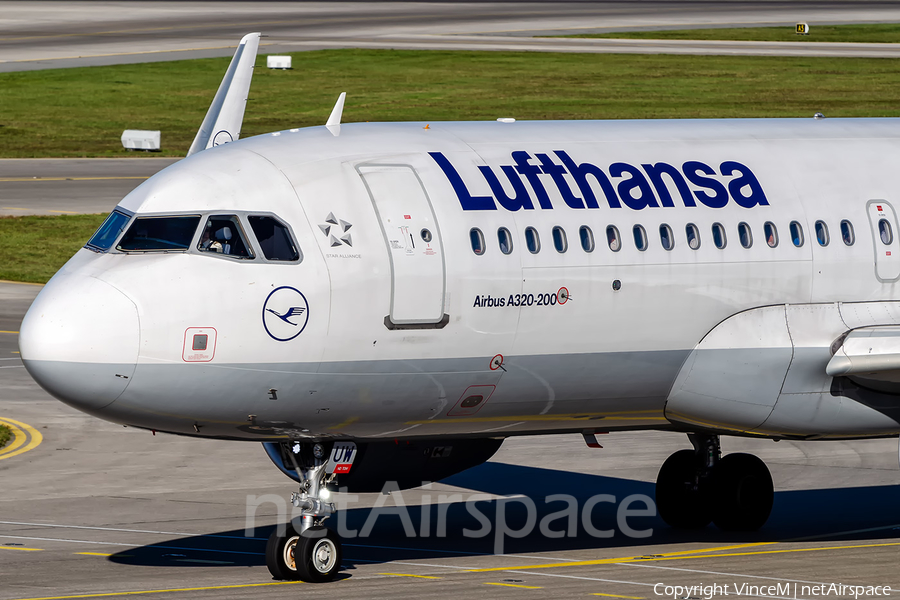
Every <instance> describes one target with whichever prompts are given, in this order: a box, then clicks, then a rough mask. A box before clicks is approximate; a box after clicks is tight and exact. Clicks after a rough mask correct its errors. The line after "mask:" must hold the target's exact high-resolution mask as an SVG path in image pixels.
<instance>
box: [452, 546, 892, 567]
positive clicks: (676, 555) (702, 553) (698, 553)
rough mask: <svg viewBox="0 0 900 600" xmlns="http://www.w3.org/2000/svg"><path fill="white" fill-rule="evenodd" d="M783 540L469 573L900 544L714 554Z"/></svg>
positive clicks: (850, 547) (731, 556) (850, 548)
mask: <svg viewBox="0 0 900 600" xmlns="http://www.w3.org/2000/svg"><path fill="white" fill-rule="evenodd" d="M781 543H782V542H759V543H754V544H743V545H740V546H722V547H719V548H705V549H702V550H688V551H684V552H672V553H668V554H658V555H649V556H647V555H645V556H626V557H620V558H601V559H597V560H581V561H572V562H563V563H551V564H543V565H525V566H518V567H491V568H488V569H469V570H467V571H465V572H466V573H485V572H489V571H522V570H529V571H533V570H535V569H561V568H564V567H587V566H595V565H610V564H616V563H625V562H633V563H647V562H659V561H667V560H689V559H696V558H733V557H737V556H760V555H764V554H789V553H794V552H822V551H827V550H855V549H859V548H886V547H891V546H900V542H882V543H877V544H852V545H845V546H820V547H816V548H788V549H784V550H774V549H773V550H757V551H752V552H727V553H721V554H712V553H714V552H722V551H723V550H733V549H739V548H752V547H758V546H768V545H772V544H781Z"/></svg>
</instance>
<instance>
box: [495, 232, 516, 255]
mask: <svg viewBox="0 0 900 600" xmlns="http://www.w3.org/2000/svg"><path fill="white" fill-rule="evenodd" d="M497 241H498V242H499V243H500V252H502V253H503V254H509V253H510V252H512V249H513V244H512V236H511V235H510V233H509V229H507V228H506V227H501V228H500V229H498V230H497Z"/></svg>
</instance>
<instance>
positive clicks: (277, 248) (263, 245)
mask: <svg viewBox="0 0 900 600" xmlns="http://www.w3.org/2000/svg"><path fill="white" fill-rule="evenodd" d="M247 220H248V221H250V227H251V229H253V233H254V234H255V235H256V241H257V242H259V248H260V250H262V253H263V256H265V257H266V260H283V261H289V262H290V261H296V260H300V252H299V251H298V250H297V246H296V244H294V240H293V238H292V237H291V232H290V230H288V228H287V226H286V225H284V224H283V223H281V222H280V221H279V220H278V219H275V218H273V217H254V216H250V217H247Z"/></svg>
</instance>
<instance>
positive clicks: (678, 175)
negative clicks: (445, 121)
mask: <svg viewBox="0 0 900 600" xmlns="http://www.w3.org/2000/svg"><path fill="white" fill-rule="evenodd" d="M553 153H554V154H555V155H556V157H557V158H558V159H559V161H560V162H561V163H562V164H557V163H555V162H554V161H553V159H552V158H551V157H550V155H549V154H535V155H534V158H536V159H537V160H538V161H539V162H540V164H532V163H531V162H529V161H531V160H532V159H533V157H532V156H531V155H530V154H529V153H528V152H525V151H524V150H518V151H515V152H512V153H511V156H512V159H513V161H514V164H512V165H500V166H499V168H500V170H501V171H502V172H503V174H504V175H505V176H506V179H507V180H508V181H509V185H510V186H512V195H510V193H509V192H508V191H507V190H508V189H509V187H505V186H504V184H503V183H501V182H500V177H498V176H497V173H496V172H495V171H494V168H492V167H490V166H484V165H482V166H479V167H478V169H479V171H480V172H481V174H482V176H483V177H484V180H485V182H486V183H487V184H488V187H490V189H491V195H489V196H475V195H473V194H472V193H471V192H470V191H469V189H468V187H467V186H466V184H465V182H464V181H463V179H462V177H461V176H460V174H459V172H457V170H456V168H455V167H454V166H453V165H452V164H451V163H450V161H449V160H447V157H445V156H444V155H443V153H441V152H429V153H428V154H429V156H431V157H432V158H433V159H434V161H435V163H437V165H438V166H439V167H440V168H441V170H442V171H443V172H444V175H445V176H446V177H447V181H448V182H449V183H450V185H451V187H452V188H453V191H454V192H455V193H456V196H457V198H458V199H459V203H460V206H461V207H462V209H463V210H496V209H497V203H499V204H500V206H502V207H503V208H505V209H506V210H509V211H513V212H514V211H518V210H520V209H525V210H533V209H534V198H537V201H538V204H539V205H540V207H541V208H543V209H552V208H553V204H552V202H551V200H550V196H549V194H548V193H547V188H545V187H544V181H542V180H541V177H540V176H541V175H549V176H550V178H551V179H552V180H553V183H554V184H555V185H556V188H557V190H558V191H559V195H560V197H561V198H562V200H563V201H564V202H565V203H566V206H568V207H569V208H576V209H580V208H600V203H599V202H598V200H597V195H596V193H595V192H596V189H597V186H599V189H600V190H602V192H603V194H604V196H605V199H606V204H607V205H608V206H609V208H621V207H622V203H624V204H625V205H626V206H627V207H628V208H630V209H632V210H643V209H645V208H659V207H660V206H662V207H666V208H674V207H675V205H676V203H675V200H674V198H673V197H672V194H673V189H674V190H677V192H678V195H679V196H680V197H681V203H682V204H683V205H684V206H685V207H696V206H697V203H696V201H695V198H696V200H699V201H700V202H701V203H702V204H703V205H704V206H708V207H710V208H724V207H725V206H726V205H727V204H728V201H729V199H733V200H734V201H735V203H736V204H737V205H738V206H741V207H744V208H753V207H755V206H768V205H769V200H768V198H767V197H766V194H765V192H764V191H763V188H762V185H761V184H760V182H759V179H757V177H756V175H755V174H754V173H753V171H751V170H750V168H749V167H747V166H746V165H744V164H742V163H739V162H736V161H724V162H723V163H721V165H719V170H720V172H717V171H716V170H715V169H714V168H713V167H711V166H710V165H708V164H706V163H703V162H700V161H687V162H685V163H684V164H683V165H682V168H681V169H680V170H679V169H678V168H677V167H675V166H673V165H671V164H669V163H664V162H658V163H643V164H641V168H643V171H642V170H641V169H640V168H638V167H636V166H634V165H631V164H628V163H624V162H616V163H612V164H611V165H610V166H609V169H608V170H607V171H604V170H603V169H601V168H600V167H598V166H596V165H593V164H591V163H580V164H579V163H576V162H575V161H574V160H572V158H571V157H570V156H569V155H568V154H567V153H566V152H564V151H562V150H555V151H554V152H553ZM607 173H608V175H607ZM566 175H569V176H570V177H571V178H572V181H574V182H575V185H576V186H578V191H580V192H581V197H579V196H578V195H577V194H576V193H575V190H574V188H573V187H572V186H571V185H570V180H569V179H567V178H566ZM522 177H524V178H525V180H526V181H527V182H528V186H526V185H525V182H524V181H523V180H522ZM590 177H593V178H594V181H593V182H592V181H591V180H590V179H589V178H590ZM611 178H620V179H619V180H618V181H617V182H616V183H615V185H614V182H613V180H612V179H611ZM723 178H730V179H727V180H724V181H723V180H721V179H723ZM688 183H690V186H689V185H688ZM673 186H674V188H673ZM691 186H693V187H691ZM726 186H727V187H726ZM529 187H530V188H531V190H529V189H528V188H529ZM697 188H699V189H697ZM531 191H533V192H534V196H532V194H531Z"/></svg>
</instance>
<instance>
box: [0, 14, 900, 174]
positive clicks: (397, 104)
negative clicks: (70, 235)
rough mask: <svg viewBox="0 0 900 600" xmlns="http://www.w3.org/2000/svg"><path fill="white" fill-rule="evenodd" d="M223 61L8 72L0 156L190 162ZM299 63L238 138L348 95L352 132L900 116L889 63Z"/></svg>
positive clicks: (347, 55)
mask: <svg viewBox="0 0 900 600" xmlns="http://www.w3.org/2000/svg"><path fill="white" fill-rule="evenodd" d="M704 31H713V30H704ZM816 31H817V29H813V32H814V33H815V32H816ZM654 33H658V32H654ZM264 60H265V59H264V57H263V56H260V57H259V59H258V61H257V62H258V63H259V64H263V62H264ZM228 61H229V59H202V60H192V61H173V62H164V63H148V64H136V65H116V66H107V67H88V68H78V69H58V70H45V71H29V72H18V73H2V74H0V158H6V157H76V156H129V155H135V154H136V153H128V152H126V151H125V150H123V149H122V147H121V143H120V142H119V136H120V135H121V133H122V130H124V129H160V130H161V131H162V144H163V148H164V151H163V153H162V154H163V155H166V156H183V155H184V153H185V152H186V151H187V149H188V147H189V146H190V143H191V141H192V139H193V136H194V135H195V133H196V131H197V128H198V127H199V124H200V122H201V120H202V119H203V116H204V114H205V113H206V109H207V107H208V106H209V102H210V101H211V99H212V96H213V95H214V93H215V90H216V89H217V87H218V85H219V82H220V81H221V78H222V74H223V73H224V71H225V69H226V68H227V65H228ZM293 64H294V66H295V68H294V70H291V71H275V70H269V69H265V68H257V70H256V73H255V75H254V78H253V84H252V87H251V92H250V100H249V102H248V104H247V110H246V114H245V118H244V128H243V132H242V135H243V136H244V137H247V136H250V135H255V134H260V133H264V132H268V131H273V130H279V129H286V128H291V127H304V126H309V125H322V124H324V122H325V120H326V119H327V117H328V114H329V112H330V110H331V107H332V105H333V103H334V101H335V100H336V98H337V95H338V93H340V92H341V91H347V92H348V98H347V104H346V107H345V109H344V122H352V121H398V120H412V121H440V120H483V119H489V120H490V119H495V118H497V117H502V116H512V117H516V118H519V119H635V118H669V117H671V118H682V117H797V116H800V117H811V116H812V115H813V114H814V113H815V112H817V111H818V112H823V113H825V115H827V116H829V117H838V116H843V117H864V116H898V115H900V105H898V104H897V103H896V102H895V99H896V98H897V97H898V96H900V61H896V60H890V59H862V58H852V59H840V58H793V57H790V58H789V57H736V56H675V55H613V54H554V53H504V52H436V51H412V50H410V51H405V50H404V51H399V50H323V51H317V52H303V53H298V54H294V55H293Z"/></svg>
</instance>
